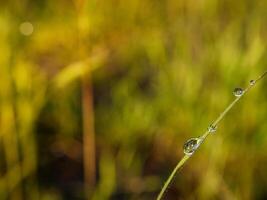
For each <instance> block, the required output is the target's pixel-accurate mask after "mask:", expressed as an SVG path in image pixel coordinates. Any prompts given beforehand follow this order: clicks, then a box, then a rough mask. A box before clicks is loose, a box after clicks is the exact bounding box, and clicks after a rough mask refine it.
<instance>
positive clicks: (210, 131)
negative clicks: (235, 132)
mask: <svg viewBox="0 0 267 200" xmlns="http://www.w3.org/2000/svg"><path fill="white" fill-rule="evenodd" d="M216 131H217V126H214V125H212V124H211V125H210V126H209V127H208V132H209V133H214V132H216Z"/></svg>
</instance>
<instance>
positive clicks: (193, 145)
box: [184, 138, 201, 155]
mask: <svg viewBox="0 0 267 200" xmlns="http://www.w3.org/2000/svg"><path fill="white" fill-rule="evenodd" d="M200 141H201V139H199V138H191V139H189V140H187V141H186V142H185V144H184V153H185V154H186V155H192V154H193V153H194V152H195V150H196V149H197V148H198V147H199V144H200Z"/></svg>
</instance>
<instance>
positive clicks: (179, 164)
mask: <svg viewBox="0 0 267 200" xmlns="http://www.w3.org/2000/svg"><path fill="white" fill-rule="evenodd" d="M266 75H267V71H265V72H264V73H263V74H262V75H260V76H259V77H258V78H257V79H255V80H251V81H250V84H249V86H247V88H245V89H244V90H243V93H242V95H240V96H237V97H236V98H235V99H234V100H233V101H232V102H231V103H230V104H229V105H228V106H227V107H226V108H225V109H224V111H223V112H222V113H221V114H220V115H219V117H217V118H216V119H215V120H214V122H213V123H212V124H211V125H210V126H212V127H214V128H216V127H217V125H218V124H219V123H220V122H221V121H222V119H223V118H224V117H225V115H226V114H227V113H228V112H229V111H230V110H231V109H232V108H233V106H234V105H235V104H236V103H237V102H238V101H239V100H240V98H241V97H242V96H244V94H245V93H247V92H248V91H249V90H250V89H251V88H252V87H254V86H255V85H256V83H257V82H259V81H260V80H261V79H263V78H264V77H265V76H266ZM210 134H211V131H209V130H208V131H206V132H205V133H204V134H203V135H202V136H200V137H199V140H200V141H199V144H198V147H197V149H198V148H199V146H200V145H201V144H202V143H203V142H204V140H205V139H206V138H207V136H208V135H210ZM191 155H192V154H191ZM191 155H184V157H183V158H182V159H181V160H180V161H179V162H178V163H177V165H176V166H175V168H174V170H173V171H172V173H171V174H170V176H169V177H168V179H167V180H166V181H165V183H164V185H163V187H162V189H161V191H160V193H159V194H158V196H157V200H161V199H162V197H163V194H164V192H165V191H166V190H167V188H168V186H169V184H170V183H171V181H172V179H173V178H174V176H175V174H176V172H177V171H178V170H179V169H180V168H181V167H182V166H183V165H184V164H185V162H186V161H187V160H188V159H189V158H190V157H191Z"/></svg>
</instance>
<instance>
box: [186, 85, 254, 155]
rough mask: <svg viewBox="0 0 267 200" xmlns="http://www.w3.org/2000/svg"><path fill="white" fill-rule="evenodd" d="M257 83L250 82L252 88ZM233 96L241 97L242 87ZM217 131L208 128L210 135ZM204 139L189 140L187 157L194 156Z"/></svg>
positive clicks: (235, 90) (236, 89)
mask: <svg viewBox="0 0 267 200" xmlns="http://www.w3.org/2000/svg"><path fill="white" fill-rule="evenodd" d="M255 83H256V81H255V80H250V81H249V84H250V85H251V86H253V85H254V84H255ZM233 94H234V96H235V97H241V96H242V95H243V94H244V90H243V89H242V88H240V87H237V88H235V89H234V91H233ZM216 130H217V126H215V125H213V124H211V125H210V126H209V127H208V132H209V133H215V132H216ZM202 140H203V139H202V138H191V139H189V140H187V141H186V142H185V144H184V147H183V149H184V153H185V154H186V155H192V154H193V153H194V152H195V151H196V150H197V149H198V147H199V145H200V144H201V142H202Z"/></svg>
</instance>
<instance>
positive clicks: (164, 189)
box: [157, 155, 190, 200]
mask: <svg viewBox="0 0 267 200" xmlns="http://www.w3.org/2000/svg"><path fill="white" fill-rule="evenodd" d="M189 158H190V155H184V157H183V158H182V159H181V160H180V161H179V162H178V164H177V165H176V167H175V168H174V169H173V171H172V173H171V175H170V176H169V177H168V179H167V181H166V182H165V183H164V185H163V187H162V190H161V191H160V193H159V195H158V197H157V200H160V199H161V198H162V196H163V194H164V192H165V191H166V189H167V187H168V185H169V184H170V182H171V180H172V179H173V177H174V175H175V174H176V172H177V170H178V169H180V168H181V167H182V166H183V165H184V163H185V162H186V161H187V160H188V159H189Z"/></svg>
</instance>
